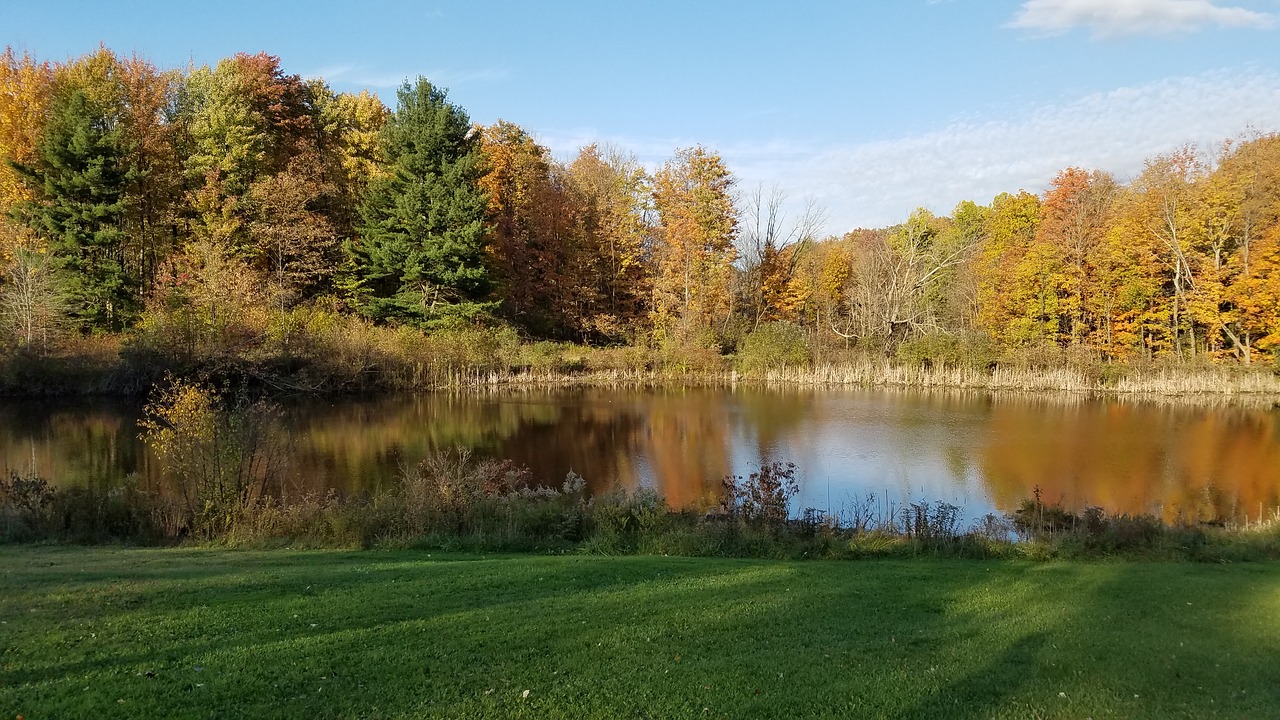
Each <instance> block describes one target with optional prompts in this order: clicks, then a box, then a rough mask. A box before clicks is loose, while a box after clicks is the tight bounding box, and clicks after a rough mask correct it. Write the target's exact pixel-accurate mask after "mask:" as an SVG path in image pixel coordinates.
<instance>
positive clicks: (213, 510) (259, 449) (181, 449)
mask: <svg viewBox="0 0 1280 720" xmlns="http://www.w3.org/2000/svg"><path fill="white" fill-rule="evenodd" d="M279 414H280V411H279V408H278V407H277V406H275V405H273V404H271V403H268V402H266V401H263V400H256V401H252V400H249V399H248V398H247V396H245V395H244V393H243V392H242V393H240V394H239V395H237V396H236V397H235V399H234V401H233V402H232V403H230V405H229V406H228V404H227V403H225V402H224V401H223V400H222V398H220V397H219V396H218V395H217V394H216V393H214V391H213V390H212V389H211V388H209V387H207V386H204V385H200V384H196V383H191V382H186V381H178V380H175V381H171V382H170V383H169V384H168V385H167V386H165V387H162V388H160V389H159V390H157V391H156V392H155V394H154V395H153V397H152V399H151V402H150V403H148V405H147V407H146V409H145V411H144V417H143V419H142V420H140V421H139V423H138V424H139V426H140V427H141V428H142V430H143V434H142V438H143V440H144V441H145V442H146V443H147V445H148V446H149V447H150V448H151V450H152V451H153V452H154V453H155V454H156V456H157V457H158V458H159V459H160V462H161V464H162V466H163V468H164V470H165V472H167V473H168V474H170V475H172V476H173V477H175V478H176V479H177V481H178V485H179V487H180V488H181V491H182V499H183V502H184V504H185V508H186V512H187V526H188V527H189V529H190V530H192V531H193V532H195V533H197V534H201V535H204V536H206V537H214V536H218V535H221V534H223V533H225V532H227V531H228V530H229V529H230V528H231V527H232V526H233V525H234V524H235V523H236V521H237V519H238V517H239V515H240V514H241V513H242V512H243V511H244V510H246V509H247V508H249V507H251V506H253V505H255V504H257V503H259V502H263V501H265V500H266V499H267V498H268V497H269V493H271V492H272V491H275V490H278V486H279V481H280V477H281V475H282V473H283V470H284V464H285V460H286V458H287V452H286V448H285V446H284V443H283V441H282V439H281V438H282V437H283V435H282V433H281V431H280V428H279V422H278V421H279Z"/></svg>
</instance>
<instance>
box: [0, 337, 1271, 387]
mask: <svg viewBox="0 0 1280 720" xmlns="http://www.w3.org/2000/svg"><path fill="white" fill-rule="evenodd" d="M374 330H376V332H375V331H374ZM374 330H371V331H370V332H371V335H370V336H369V337H362V338H360V342H356V341H355V340H351V339H347V340H345V341H343V342H341V343H336V344H334V345H333V346H332V347H327V348H311V349H309V350H305V351H303V352H301V353H300V354H297V355H293V354H286V355H277V354H271V353H262V352H259V353H257V354H253V353H250V354H244V355H229V356H226V357H217V358H205V359H202V360H195V361H178V360H175V359H174V358H170V357H167V356H164V355H163V354H157V353H156V352H154V351H150V350H144V349H140V348H137V347H133V346H131V345H129V343H128V342H126V339H125V338H122V337H115V336H109V337H102V338H91V339H85V340H83V341H82V342H80V343H77V344H75V345H74V346H71V347H70V348H68V349H67V350H66V351H64V352H63V353H61V354H59V355H53V356H34V355H31V356H27V355H22V354H18V355H12V356H10V357H7V358H0V397H4V396H47V395H60V394H61V395H139V394H146V393H147V392H148V391H149V389H150V388H151V387H152V386H153V385H154V384H155V383H157V382H160V381H162V380H163V379H164V378H165V377H166V376H168V375H173V376H176V377H187V378H200V379H204V380H209V381H212V382H215V383H219V384H232V385H247V386H252V387H256V388H259V389H260V390H262V391H263V392H266V393H268V394H275V395H287V394H311V395H332V396H339V395H343V394H352V393H368V392H428V391H434V390H477V389H489V388H505V387H511V388H519V387H544V388H549V387H562V386H604V387H671V386H681V385H700V386H724V387H730V386H734V385H738V384H745V385H764V386H777V387H804V386H817V387H875V388H919V389H958V390H979V391H989V392H1028V393H1054V394H1056V393H1063V394H1075V395H1086V396H1103V397H1139V398H1148V397H1149V398H1162V397H1177V398H1199V397H1203V398H1207V399H1212V400H1214V401H1216V400H1217V399H1220V398H1228V399H1236V398H1239V399H1245V400H1254V401H1267V400H1271V401H1280V374H1278V373H1277V372H1276V368H1273V367H1269V366H1266V367H1264V366H1252V367H1245V366H1240V365H1233V364H1221V365H1217V364H1210V363H1207V362H1199V363H1171V362H1144V363H1135V364H1121V363H1107V362H1102V361H1100V360H1097V359H1086V360H1081V359H1079V358H1075V357H1073V356H1071V355H1070V354H1069V353H1067V352H1066V351H1063V350H1061V349H1059V350H1058V351H1056V352H1048V353H1047V354H1046V353H1040V354H1035V353H1023V354H1014V355H1010V356H1008V357H1000V358H978V359H969V360H963V359H962V360H956V359H944V360H937V359H930V358H895V357H887V356H883V355H879V354H875V353H866V352H860V351H849V350H844V351H838V350H837V351H828V352H825V353H822V354H818V355H814V356H812V357H810V358H809V359H808V360H805V361H802V362H798V361H796V360H795V359H794V358H790V357H787V356H785V355H777V354H766V355H763V356H757V355H742V354H739V355H733V354H728V355H725V354H721V352H720V351H718V350H713V349H708V348H688V349H679V348H674V349H673V348H665V349H664V348H652V347H643V346H623V347H595V346H589V345H578V344H572V343H554V342H537V343H521V342H518V341H516V340H515V339H514V336H513V335H511V334H510V333H505V334H504V333H494V332H486V331H469V332H464V333H455V334H452V335H450V334H445V335H440V336H421V335H416V334H412V333H410V334H406V333H403V332H396V331H395V330H392V329H386V328H383V329H374ZM344 343H345V344H344ZM779 352H781V350H779Z"/></svg>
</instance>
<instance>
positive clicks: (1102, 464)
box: [0, 388, 1280, 519]
mask: <svg viewBox="0 0 1280 720" xmlns="http://www.w3.org/2000/svg"><path fill="white" fill-rule="evenodd" d="M139 413H140V407H139V405H137V404H129V403H121V402H118V401H107V400H76V401H72V402H67V401H60V402H49V401H42V402H35V403H32V402H9V401H0V465H3V466H7V467H9V468H13V469H18V470H23V471H26V470H30V469H32V468H34V469H35V470H37V471H38V472H39V473H41V474H42V475H44V476H45V477H49V478H51V479H53V480H54V482H56V483H58V484H62V485H70V484H88V483H92V484H96V485H100V486H110V485H112V484H115V483H118V482H120V478H123V477H125V476H127V475H130V474H134V473H136V474H137V476H138V478H139V481H140V482H141V483H143V484H145V485H148V486H153V487H160V486H163V485H164V484H165V483H166V479H165V478H163V477H161V473H160V470H159V465H158V463H157V462H156V460H155V459H154V458H153V457H152V456H151V455H150V454H149V453H148V452H147V450H146V448H145V446H144V445H143V444H142V443H141V442H140V441H139V440H138V430H137V419H138V416H139ZM285 415H286V425H287V432H288V434H289V437H290V440H291V447H292V449H291V464H290V470H289V478H288V481H287V485H288V488H289V491H291V492H299V491H324V490H327V489H330V488H332V489H336V490H338V491H341V492H378V491H379V490H381V489H383V488H386V487H389V486H390V485H392V484H393V483H395V482H396V478H397V477H399V475H400V472H401V468H402V467H404V466H407V465H411V464H414V463H416V462H417V461H418V460H419V459H420V458H422V457H423V456H424V455H426V454H427V453H430V452H432V451H434V450H438V449H446V448H453V447H455V446H465V447H469V448H473V449H474V450H475V451H476V453H477V454H478V455H482V456H490V457H498V458H508V459H511V460H513V461H515V462H516V463H517V464H519V465H525V466H528V468H529V469H530V470H531V471H532V473H533V476H534V477H535V478H536V479H537V480H539V481H540V482H543V483H545V484H557V485H558V484H559V482H560V481H561V480H562V479H563V478H564V475H565V473H566V472H568V471H569V470H573V471H575V472H577V473H579V474H580V475H582V476H583V477H585V478H586V479H587V482H588V485H589V487H590V488H591V489H592V490H593V491H597V492H598V491H603V490H607V489H608V488H609V487H611V486H613V485H615V484H616V485H621V486H623V487H626V488H635V487H637V486H652V487H655V488H657V489H658V490H660V491H661V492H662V493H663V494H664V495H665V496H666V497H667V498H668V500H669V501H670V502H671V503H672V504H673V505H677V506H697V505H699V504H703V503H709V502H711V501H712V500H713V499H714V498H715V497H716V495H717V493H718V491H719V488H720V481H721V479H722V478H723V477H724V476H726V475H729V474H735V475H745V474H748V473H750V472H751V471H752V470H754V469H756V468H758V467H759V466H760V464H761V463H764V462H770V461H773V460H783V461H791V462H794V463H796V464H797V465H798V466H799V469H800V471H799V477H798V479H799V480H800V497H799V498H798V499H797V501H796V508H797V510H798V509H800V508H804V507H815V508H821V509H829V510H839V509H841V507H842V506H844V507H848V506H849V505H850V504H852V503H857V502H860V501H865V499H866V498H867V496H868V495H874V496H875V497H876V502H877V503H883V504H889V503H894V504H898V505H900V504H902V503H904V502H910V501H917V500H930V501H946V502H950V503H953V504H955V505H958V506H960V507H961V508H963V511H964V514H965V515H966V516H968V517H977V516H980V515H982V514H984V513H987V512H998V511H1008V510H1012V509H1013V508H1015V507H1017V505H1018V504H1019V503H1020V501H1022V500H1023V499H1026V498H1030V497H1031V496H1032V495H1033V493H1034V492H1035V491H1036V489H1037V488H1039V491H1040V493H1041V496H1042V497H1043V498H1044V499H1045V500H1046V501H1048V502H1052V501H1061V502H1063V503H1064V504H1066V505H1069V506H1072V507H1077V508H1078V507H1083V506H1085V505H1098V506H1101V507H1104V508H1106V509H1108V510H1111V511H1114V512H1154V513H1157V514H1159V515H1162V516H1164V517H1165V518H1166V519H1173V518H1175V517H1177V516H1178V515H1179V514H1182V515H1183V516H1198V517H1202V518H1211V517H1236V518H1240V517H1244V516H1246V515H1247V516H1248V517H1253V518H1256V517H1258V515H1259V513H1270V512H1272V511H1273V510H1274V509H1275V508H1276V507H1277V506H1278V505H1280V411H1277V410H1275V409H1273V408H1271V407H1245V406H1236V405H1219V406H1215V407H1204V406H1194V405H1188V404H1169V403H1153V402H1135V401H1127V400H1125V401H1121V400H1088V399H1084V398H1074V397H1069V396H1053V397H1043V396H1042V397H1028V396H1013V395H987V394H980V393H960V392H942V393H937V392H933V393H922V392H899V391H866V390H761V389H742V388H738V389H733V390H728V389H680V390H644V391H637V390H605V389H570V390H554V391H536V392H532V391H531V392H500V393H497V392H495V393H483V394H463V395H456V394H454V395H448V394H438V395H426V396H416V397H400V398H378V399H367V400H351V399H342V400H338V401H306V402H298V403H293V404H290V405H288V406H287V407H286V412H285Z"/></svg>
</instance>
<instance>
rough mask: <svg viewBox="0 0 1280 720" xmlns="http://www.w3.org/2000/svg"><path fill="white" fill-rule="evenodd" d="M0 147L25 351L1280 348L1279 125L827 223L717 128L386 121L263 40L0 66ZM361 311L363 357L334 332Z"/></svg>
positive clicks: (1216, 357)
mask: <svg viewBox="0 0 1280 720" xmlns="http://www.w3.org/2000/svg"><path fill="white" fill-rule="evenodd" d="M0 156H2V157H3V163H0V265H3V268H2V269H3V272H0V309H2V310H3V312H2V313H0V321H2V323H3V326H2V327H0V343H2V344H3V346H4V347H5V348H6V349H8V350H20V351H22V352H23V353H27V354H36V355H48V354H56V353H58V352H61V351H62V350H61V349H60V348H63V347H64V346H65V345H67V344H68V343H70V342H72V341H73V340H74V339H75V338H77V337H78V338H84V337H86V336H89V337H92V336H98V335H104V334H105V335H110V336H112V337H117V338H122V339H123V340H122V347H126V348H127V349H128V350H129V351H130V352H132V353H133V355H131V357H143V356H145V357H148V358H152V359H155V358H161V359H162V360H163V362H167V363H170V364H171V365H174V364H176V365H179V366H181V367H186V368H190V367H199V366H201V365H202V364H206V365H207V364H209V363H213V364H223V363H228V362H230V363H243V362H249V361H252V362H269V363H275V364H277V365H283V366H288V367H294V366H296V365H298V364H300V363H301V364H305V363H306V362H307V360H308V358H307V357H306V356H307V353H310V352H317V351H316V350H315V348H319V347H325V348H328V350H327V351H326V352H328V353H329V355H330V356H331V357H342V358H346V359H348V360H350V362H351V363H352V365H353V366H354V367H359V368H361V370H360V371H359V372H361V373H376V372H378V368H379V367H383V368H385V367H387V366H388V364H389V363H388V361H387V359H386V358H387V353H388V352H390V353H391V354H392V355H395V356H397V357H401V358H410V359H409V360H408V361H407V362H403V363H401V364H400V366H401V367H403V368H408V369H407V370H405V372H407V373H409V374H411V375H422V374H424V373H426V371H425V370H420V369H414V368H416V367H417V366H418V365H419V364H421V363H420V362H419V361H418V360H415V359H413V357H414V355H413V354H414V353H415V352H418V350H420V349H421V348H423V347H426V346H427V344H429V343H427V342H426V341H425V340H423V337H424V335H423V333H427V334H430V333H436V334H440V333H454V334H455V335H456V336H457V337H462V336H463V335H465V334H466V333H467V332H471V331H479V329H484V328H490V329H492V328H505V330H502V331H501V332H507V333H511V334H512V336H518V337H519V338H521V339H523V340H525V341H533V342H537V341H542V340H555V341H562V342H577V343H584V344H594V345H617V344H630V345H638V346H644V347H647V348H650V349H653V350H655V351H657V352H661V353H666V357H668V358H672V359H674V360H676V361H679V362H680V363H682V364H684V365H688V364H690V363H694V364H696V363H697V362H702V361H707V362H702V364H703V366H705V367H728V364H727V362H725V363H721V362H719V361H720V359H721V353H739V352H745V353H746V354H748V355H751V356H752V358H754V359H752V360H751V362H750V363H746V364H748V365H753V366H754V365H755V364H756V363H757V362H759V361H760V358H758V357H757V356H759V355H760V353H761V352H763V351H762V350H761V348H771V347H776V346H778V343H779V342H781V341H780V340H779V338H790V340H787V341H786V342H787V343H789V344H791V345H795V347H794V348H787V349H786V350H787V352H781V351H780V352H781V355H780V358H781V357H783V356H785V361H782V360H780V362H782V364H784V365H792V364H795V363H796V362H800V361H801V360H798V359H802V360H804V361H814V362H828V361H830V360H831V359H833V358H839V357H846V356H847V355H848V353H851V352H863V353H873V354H886V355H889V356H896V357H898V358H900V359H907V360H910V361H912V362H915V361H923V362H927V363H942V364H947V363H952V362H955V361H956V360H955V359H956V358H958V357H965V358H968V360H967V361H968V362H971V363H973V364H976V365H983V364H988V363H992V362H1011V363H1018V364H1023V365H1026V364H1031V365H1035V364H1039V365H1052V364H1055V363H1061V362H1067V361H1082V362H1090V363H1095V364H1096V363H1104V362H1111V363H1150V362H1163V361H1168V362H1182V363H1215V362H1216V363H1231V364H1241V365H1256V364H1266V363H1274V362H1276V361H1277V358H1280V136H1277V135H1274V134H1262V133H1254V134H1251V135H1247V136H1242V137H1240V138H1237V139H1234V140H1232V141H1230V142H1227V143H1225V144H1224V145H1223V146H1222V147H1221V148H1219V149H1217V150H1216V151H1215V152H1211V153H1206V152H1202V151H1199V150H1197V149H1196V148H1192V147H1187V148H1182V149H1179V150H1177V151H1175V152H1171V153H1167V154H1163V155H1159V156H1156V157H1152V158H1150V159H1149V160H1148V162H1147V164H1146V166H1145V168H1144V170H1143V171H1142V172H1141V173H1140V174H1139V175H1138V176H1137V177H1134V178H1117V177H1114V176H1112V175H1110V174H1108V173H1106V172H1105V171H1103V170H1093V169H1087V168H1079V167H1069V168H1066V169H1064V170H1062V171H1061V172H1060V173H1059V174H1058V175H1057V176H1056V177H1055V178H1053V179H1052V180H1051V181H1050V182H1049V183H1048V185H1047V187H1045V188H1043V189H1039V190H1042V191H1041V192H1040V193H1039V194H1036V193H1035V192H1028V191H1027V190H1018V191H1017V192H1009V193H1002V194H1000V195H998V196H997V197H995V198H993V199H992V200H991V201H990V202H989V203H987V204H979V203H977V202H971V201H966V202H963V203H960V204H959V205H958V206H957V207H956V208H955V209H954V210H953V211H952V212H951V214H950V215H940V214H937V213H935V212H931V211H929V210H927V209H923V208H921V209H919V210H917V211H915V212H913V213H911V214H910V216H909V217H907V218H906V219H904V221H903V222H902V223H900V224H898V225H895V226H893V227H888V228H873V229H856V230H853V231H850V232H848V233H846V234H844V235H842V236H839V237H825V238H824V237H821V236H820V235H819V234H818V233H819V232H820V231H821V230H822V225H823V223H822V221H821V219H820V218H821V213H820V212H818V211H816V210H814V209H813V208H810V212H805V213H804V214H803V215H799V214H797V215H796V216H794V217H793V218H791V219H790V220H788V219H787V217H786V213H785V211H784V210H785V208H786V207H788V205H787V204H786V203H785V202H784V199H783V198H782V197H781V196H780V195H778V194H777V193H774V194H768V193H765V192H764V191H763V189H757V190H756V191H755V192H754V193H751V192H750V190H749V189H748V190H747V191H744V190H743V189H742V188H740V187H739V186H738V181H737V178H736V177H735V175H734V174H733V171H732V170H731V168H730V167H729V166H728V164H727V163H726V162H725V161H724V159H723V158H722V157H721V156H720V155H719V154H717V153H716V152H715V151H713V150H711V149H708V148H704V147H701V146H694V147H689V148H684V149H679V150H676V151H675V152H674V154H673V156H672V157H671V158H670V159H669V160H667V161H666V162H664V163H661V164H656V166H653V167H649V168H646V167H645V166H644V165H643V164H642V163H640V162H639V161H638V160H637V159H636V158H635V157H633V156H631V155H629V154H628V153H626V152H625V151H623V150H620V149H618V148H613V147H604V146H598V145H588V146H586V147H583V148H581V149H580V150H579V151H578V152H577V153H576V154H575V155H573V156H572V157H568V158H564V159H560V158H557V157H556V156H555V155H554V154H553V153H552V151H551V150H550V149H549V148H548V147H546V146H545V145H543V144H541V143H540V142H539V141H538V139H537V137H536V135H535V134H533V133H531V132H530V131H528V130H526V129H525V128H522V127H520V126H519V125H517V124H515V123H511V122H507V121H502V120H500V121H498V122H496V123H494V124H492V125H479V124H475V123H474V122H473V121H472V120H471V118H470V117H469V116H468V115H467V114H466V111H465V110H464V109H463V108H461V107H459V106H458V105H456V104H455V103H453V102H451V101H450V100H449V99H448V94H447V92H446V91H445V89H443V88H440V87H437V86H435V85H432V84H431V83H430V81H429V80H428V79H426V78H417V79H416V80H412V81H408V82H406V83H405V84H404V85H403V86H402V87H401V88H400V89H399V92H398V94H397V101H396V106H395V107H394V108H392V107H387V106H385V105H384V104H383V102H382V100H380V99H379V98H378V97H376V96H375V95H372V94H370V93H369V92H367V91H365V92H360V93H355V94H353V93H338V92H335V91H334V90H333V89H331V88H330V87H329V85H328V84H326V82H325V81H324V80H323V79H303V78H302V77H300V76H298V75H296V74H290V73H289V72H287V71H286V70H285V66H284V63H283V62H282V61H281V60H280V58H278V57H275V56H273V55H269V54H267V53H257V54H246V53H241V54H237V55H235V56H233V57H230V58H226V59H224V60H222V61H221V62H218V63H217V64H216V65H214V66H212V67H209V66H201V67H190V68H185V69H180V70H178V69H163V68H157V67H155V66H154V65H152V64H151V63H150V62H148V61H147V60H145V59H144V58H142V57H139V56H137V55H133V56H128V57H125V56H121V55H118V54H116V53H115V52H113V51H111V50H110V49H108V48H105V47H99V48H97V49H96V50H94V51H92V52H90V53H88V54H86V55H84V56H82V57H79V58H74V59H71V60H68V61H66V62H52V63H51V62H45V61H41V60H38V59H37V58H34V57H31V56H30V55H28V54H25V53H24V54H18V53H15V52H14V51H13V50H12V49H7V50H6V51H5V52H4V53H3V54H2V55H0ZM1032 190H1037V189H1032ZM802 200H803V199H797V201H802ZM339 326H341V327H344V328H347V332H350V333H352V334H354V335H359V336H360V337H362V338H365V339H364V340H361V341H360V343H356V344H355V345H353V347H356V348H359V349H356V350H352V349H350V348H348V349H347V350H343V351H341V352H339V351H336V350H334V348H335V347H336V346H335V345H334V344H333V342H331V341H330V340H325V341H323V342H322V341H320V340H318V338H320V337H329V338H332V336H333V334H334V333H335V332H337V331H335V330H333V328H335V327H339ZM377 327H381V328H383V329H384V330H385V333H386V334H385V335H383V336H379V337H381V339H379V340H377V341H376V342H375V341H374V340H372V339H370V338H372V337H373V334H375V333H376V332H381V331H377V330H373V329H371V328H377ZM485 332H487V330H486V331H485ZM326 333H328V334H327V335H326ZM753 335H758V337H753ZM387 347H394V348H397V349H396V350H394V352H392V351H388V350H386V348H387ZM378 348H381V349H378ZM940 349H941V350H940ZM944 350H945V351H944ZM792 351H794V352H792ZM744 357H745V356H744ZM316 359H317V358H311V360H316ZM343 362H347V360H344V361H343ZM531 362H532V361H531ZM525 364H529V363H525ZM534 364H536V363H534ZM739 365H740V366H745V365H743V363H739ZM764 365H769V363H768V362H764Z"/></svg>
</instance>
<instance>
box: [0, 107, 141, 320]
mask: <svg viewBox="0 0 1280 720" xmlns="http://www.w3.org/2000/svg"><path fill="white" fill-rule="evenodd" d="M48 117H49V119H48V123H47V125H46V126H45V129H44V132H43V134H42V135H41V136H40V140H39V142H38V143H37V145H36V159H35V162H33V163H32V164H31V165H17V164H15V165H14V168H15V169H16V170H17V171H18V173H19V174H20V175H21V176H22V177H23V179H24V180H25V181H26V182H27V184H28V185H29V186H30V187H31V188H32V190H33V191H34V192H35V195H36V199H35V200H32V201H29V202H26V203H24V204H22V205H20V206H18V207H17V208H16V209H15V212H14V214H15V216H16V217H17V219H18V220H19V221H21V222H24V223H26V224H27V226H28V227H30V228H31V229H32V231H34V232H35V233H36V234H38V235H40V236H41V237H43V238H45V240H46V242H47V243H48V246H49V251H50V255H51V260H52V265H53V268H54V269H56V270H57V271H58V273H59V274H60V275H61V276H62V277H63V278H64V279H65V280H64V282H65V287H64V288H63V292H64V294H65V297H66V298H67V301H68V304H69V307H70V308H71V315H72V316H73V317H74V318H75V319H76V320H77V322H78V323H79V324H80V326H81V329H82V330H86V331H93V330H106V331H114V330H120V329H122V328H124V327H126V326H127V325H128V324H129V323H130V322H132V320H133V319H134V318H135V317H136V316H137V310H138V298H137V287H138V283H137V281H136V279H134V278H131V277H129V275H128V274H127V273H126V272H125V269H124V264H123V252H124V250H123V246H124V239H125V233H124V231H123V230H122V229H121V227H122V223H123V220H124V214H125V200H126V192H125V191H126V188H127V187H128V186H129V183H130V182H132V181H133V180H134V179H135V178H136V172H135V171H133V170H131V169H129V168H128V167H126V164H125V162H124V159H123V158H124V157H125V152H124V150H125V148H123V147H122V145H123V143H122V140H121V132H120V129H119V127H118V124H117V123H115V122H114V121H113V120H112V118H110V117H108V116H106V115H105V114H104V113H102V112H100V111H98V110H96V109H95V108H94V107H93V106H92V104H91V103H90V102H89V100H88V99H87V98H86V96H85V94H84V93H83V92H81V91H79V90H75V91H71V92H68V93H65V94H63V95H61V96H59V97H57V98H55V99H54V101H53V103H52V104H51V105H50V108H49V116H48Z"/></svg>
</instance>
